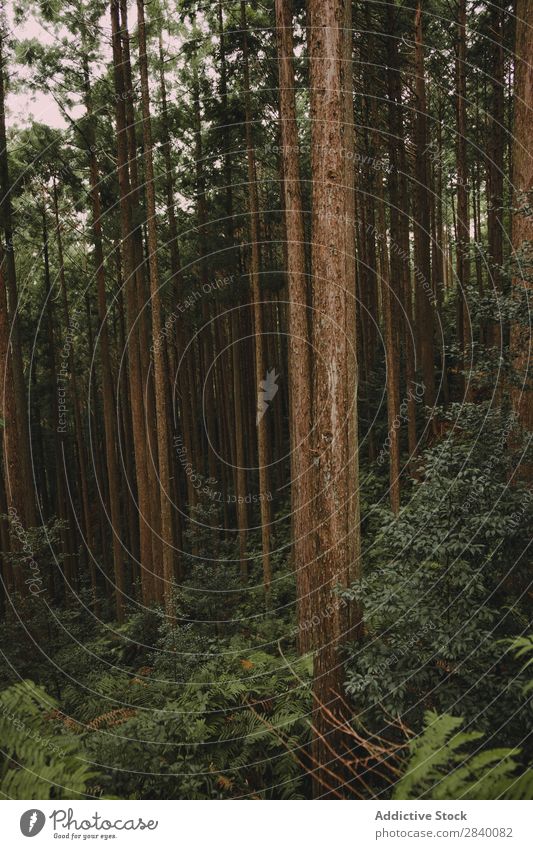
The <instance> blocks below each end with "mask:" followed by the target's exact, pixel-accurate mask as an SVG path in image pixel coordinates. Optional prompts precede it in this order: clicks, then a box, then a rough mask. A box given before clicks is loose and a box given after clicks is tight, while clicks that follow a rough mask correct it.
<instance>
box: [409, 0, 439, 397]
mask: <svg viewBox="0 0 533 849" xmlns="http://www.w3.org/2000/svg"><path fill="white" fill-rule="evenodd" d="M415 77H416V81H415V83H416V84H415V89H416V112H415V143H416V157H415V179H416V209H417V216H416V223H415V228H414V236H415V279H416V319H417V321H416V325H417V334H418V336H419V340H420V342H419V354H420V359H421V368H422V379H423V381H424V401H425V404H426V406H427V407H432V406H433V404H434V403H435V362H434V361H435V351H434V339H433V334H434V316H433V287H432V285H431V221H430V195H429V161H428V132H427V102H426V77H425V67H424V42H423V32H422V6H421V3H420V0H419V2H418V5H417V10H416V16H415Z"/></svg>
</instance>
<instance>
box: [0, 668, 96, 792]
mask: <svg viewBox="0 0 533 849" xmlns="http://www.w3.org/2000/svg"><path fill="white" fill-rule="evenodd" d="M56 707H57V705H56V703H55V701H54V700H53V699H51V698H50V697H49V696H48V695H47V693H46V692H45V690H44V689H43V688H42V687H39V686H37V684H34V683H33V682H32V681H21V682H19V683H17V684H13V685H12V686H11V687H9V688H8V689H7V690H4V691H3V692H2V693H1V694H0V739H1V740H2V748H1V750H0V751H1V760H0V793H1V794H2V796H4V797H7V798H10V799H78V798H82V797H83V796H86V795H90V794H89V792H88V787H89V784H90V782H91V780H92V779H93V778H95V777H96V773H95V772H94V771H93V770H91V769H90V767H89V765H88V764H87V763H86V761H85V760H84V759H83V758H82V756H81V754H80V750H79V747H78V743H77V741H75V739H74V738H73V737H71V736H68V735H66V734H60V733H54V731H55V726H54V722H53V718H52V717H53V716H54V713H53V711H54V710H55V709H56Z"/></svg>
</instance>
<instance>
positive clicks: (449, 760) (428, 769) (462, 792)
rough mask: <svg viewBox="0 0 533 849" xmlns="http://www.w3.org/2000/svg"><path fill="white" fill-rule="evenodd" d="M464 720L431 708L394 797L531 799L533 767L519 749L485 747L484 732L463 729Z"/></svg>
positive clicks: (412, 743) (413, 746)
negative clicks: (523, 760) (524, 763)
mask: <svg viewBox="0 0 533 849" xmlns="http://www.w3.org/2000/svg"><path fill="white" fill-rule="evenodd" d="M462 726H463V720H462V719H459V718H457V717H453V716H449V715H447V714H444V715H443V716H438V715H437V714H436V713H432V712H428V713H427V714H426V716H425V728H424V731H423V732H422V734H420V735H419V736H417V737H415V738H414V740H413V741H412V742H411V744H410V752H411V758H410V760H409V764H408V767H407V770H406V772H405V773H404V775H403V776H402V778H401V779H400V780H399V781H398V783H397V784H396V786H395V789H394V794H393V798H394V799H531V798H533V770H532V769H527V770H525V771H523V767H522V766H521V764H520V762H519V760H518V756H519V754H520V751H519V750H518V749H505V748H501V749H488V750H487V749H482V748H481V745H482V740H483V734H482V733H480V732H479V731H463V730H462Z"/></svg>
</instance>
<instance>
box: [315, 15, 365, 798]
mask: <svg viewBox="0 0 533 849" xmlns="http://www.w3.org/2000/svg"><path fill="white" fill-rule="evenodd" d="M350 8H351V5H350V4H349V3H348V2H347V1H346V0H328V2H326V3H324V2H323V0H309V2H308V12H309V61H310V84H311V127H312V130H311V164H312V176H313V202H312V234H313V235H312V287H313V335H312V342H313V350H314V352H315V358H314V383H313V409H312V421H313V426H314V446H313V450H314V453H315V466H314V492H315V505H314V507H315V519H314V523H313V524H314V527H315V529H316V545H317V562H316V563H315V566H314V582H313V583H314V588H315V593H314V594H313V612H314V613H316V615H317V616H318V617H319V620H320V625H319V626H318V628H317V633H318V637H319V639H318V648H317V651H316V654H315V666H314V698H315V704H316V712H315V716H314V725H315V729H316V738H315V745H314V754H315V760H316V763H317V772H316V781H315V784H316V787H317V790H318V787H319V785H320V781H321V777H323V776H324V772H325V767H326V764H327V763H328V762H329V761H331V759H332V755H331V753H330V751H329V747H328V740H327V739H326V737H327V735H328V733H329V728H328V723H327V721H326V718H325V714H324V711H323V709H322V707H321V706H323V705H325V706H327V707H328V708H329V709H330V710H332V711H334V712H335V710H336V709H337V708H338V696H339V694H341V692H342V667H341V663H340V654H339V649H340V645H341V643H342V642H344V641H345V640H346V639H347V638H348V636H349V634H350V624H349V622H348V621H347V617H346V616H345V615H344V611H343V608H342V606H341V605H340V604H339V600H338V599H336V598H335V596H334V595H333V589H334V587H335V586H336V585H338V584H340V585H346V584H347V583H348V582H349V581H350V579H351V577H354V576H355V575H356V574H357V572H358V570H359V566H360V564H359V562H354V552H355V551H356V549H357V544H356V543H357V538H358V533H359V529H358V527H357V504H356V502H357V497H358V496H357V490H355V492H352V491H351V490H350V486H351V485H352V484H353V468H352V465H351V464H352V458H353V455H354V453H355V452H356V451H357V433H356V430H355V427H354V426H352V425H351V423H350V419H351V417H352V416H354V415H355V407H356V397H357V395H356V393H357V385H356V380H355V375H354V372H353V356H352V351H353V346H354V343H355V321H354V318H355V316H354V313H353V308H352V305H351V303H350V301H351V299H353V292H354V285H355V281H354V280H353V279H351V276H349V275H348V274H347V271H348V269H349V268H350V267H351V262H350V261H349V260H350V258H351V257H353V254H354V231H353V222H348V220H347V219H348V217H349V214H350V209H351V208H352V203H353V201H352V198H351V194H352V191H353V186H352V185H351V183H349V182H348V183H347V169H346V159H347V158H348V157H346V156H345V155H344V152H345V151H346V150H349V149H350V148H351V145H352V139H351V138H349V135H350V133H351V127H350V124H351V120H350V118H351V116H349V115H348V114H347V102H348V98H347V96H346V90H347V89H349V90H350V92H351V86H352V82H351V80H352V74H351V63H350V62H346V58H347V55H348V45H347V41H348V40H350V43H351V20H350ZM350 102H351V99H350ZM352 161H353V160H352ZM348 223H350V224H351V225H352V226H351V227H348V226H347V224H348Z"/></svg>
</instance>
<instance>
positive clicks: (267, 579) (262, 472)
mask: <svg viewBox="0 0 533 849" xmlns="http://www.w3.org/2000/svg"><path fill="white" fill-rule="evenodd" d="M241 29H242V50H243V63H244V110H245V129H246V158H247V163H248V184H249V185H248V188H249V192H250V236H251V242H252V252H251V253H252V256H251V266H250V279H251V284H252V299H253V311H254V345H255V388H256V397H257V399H258V404H259V403H260V401H259V398H260V394H261V385H262V384H263V382H266V381H267V372H266V363H265V356H264V340H263V310H262V304H261V287H260V285H259V273H260V254H259V240H260V234H259V197H258V192H257V173H256V165H255V152H254V141H253V133H252V107H251V98H250V69H249V61H248V25H247V22H246V3H245V2H244V0H241ZM256 425H257V453H258V465H259V500H260V502H261V545H262V561H263V584H264V588H265V593H266V594H267V595H268V593H269V591H270V583H271V566H270V502H269V495H270V493H269V491H268V443H267V420H266V415H263V411H262V410H259V409H258V413H257V418H256Z"/></svg>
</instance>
